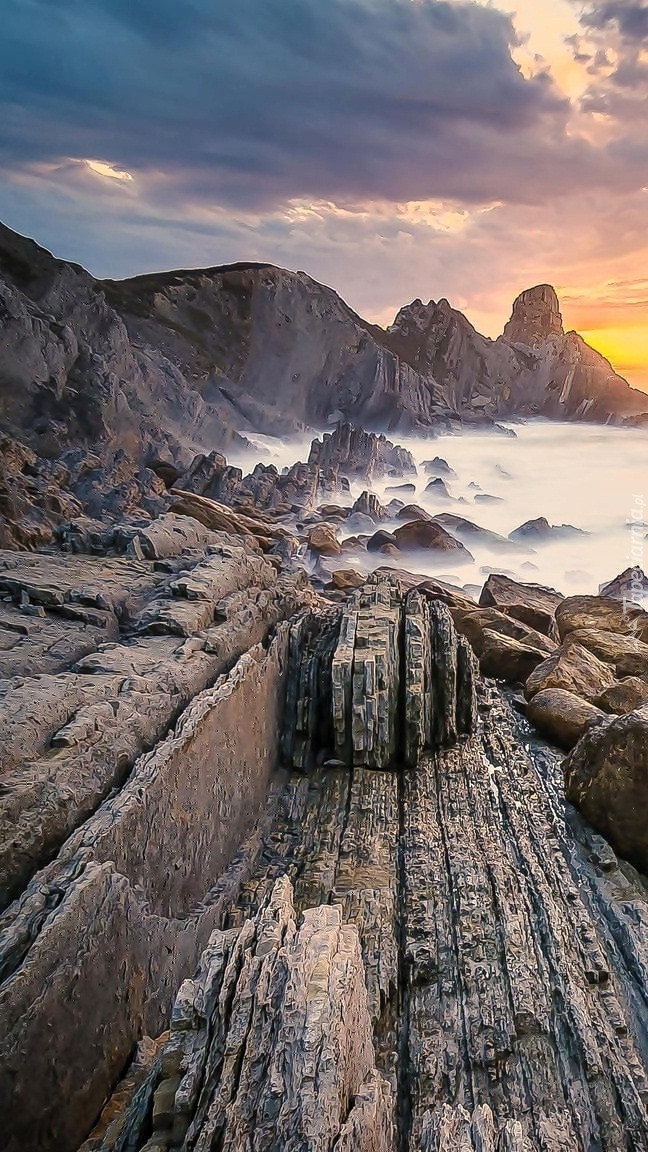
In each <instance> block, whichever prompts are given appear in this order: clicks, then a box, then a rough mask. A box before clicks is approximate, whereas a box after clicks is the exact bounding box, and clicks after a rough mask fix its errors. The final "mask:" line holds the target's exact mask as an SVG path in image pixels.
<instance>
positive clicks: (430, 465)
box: [422, 456, 457, 476]
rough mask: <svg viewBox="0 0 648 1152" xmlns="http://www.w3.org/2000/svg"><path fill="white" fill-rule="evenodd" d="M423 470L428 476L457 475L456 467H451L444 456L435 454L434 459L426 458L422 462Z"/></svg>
mask: <svg viewBox="0 0 648 1152" xmlns="http://www.w3.org/2000/svg"><path fill="white" fill-rule="evenodd" d="M422 468H423V471H424V472H425V474H426V475H427V476H456V475H457V473H456V472H455V470H454V468H451V467H450V465H449V464H448V461H447V460H444V459H443V457H442V456H435V457H434V460H424V461H423V464H422Z"/></svg>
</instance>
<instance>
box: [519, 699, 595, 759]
mask: <svg viewBox="0 0 648 1152" xmlns="http://www.w3.org/2000/svg"><path fill="white" fill-rule="evenodd" d="M527 716H528V718H529V720H530V721H531V723H532V724H533V725H535V727H536V728H537V729H538V732H540V733H541V734H542V735H543V736H546V737H547V739H548V740H551V741H552V742H553V743H554V744H557V745H558V746H559V747H560V748H564V749H565V750H566V751H567V752H569V751H571V749H572V748H573V747H574V746H575V745H576V744H577V743H578V741H579V740H580V738H581V736H582V735H583V733H584V732H586V731H587V729H588V728H589V727H590V726H591V725H592V724H600V723H601V721H602V720H605V718H606V717H605V713H604V712H602V711H601V709H600V708H597V707H596V706H595V705H594V704H590V703H589V702H588V701H587V700H582V699H581V697H580V696H575V695H574V693H573V692H566V691H565V690H564V689H563V688H545V689H544V690H543V691H542V692H538V694H537V695H536V696H534V697H533V700H532V701H531V703H530V704H529V706H528V708H527Z"/></svg>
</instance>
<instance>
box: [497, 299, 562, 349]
mask: <svg viewBox="0 0 648 1152" xmlns="http://www.w3.org/2000/svg"><path fill="white" fill-rule="evenodd" d="M563 334H564V329H563V323H562V316H561V315H560V303H559V301H558V297H557V295H556V291H555V289H554V288H552V287H551V285H550V284H538V285H537V286H536V287H535V288H528V289H527V290H526V292H522V293H521V294H520V295H519V296H518V297H517V300H515V302H514V304H513V313H512V315H511V319H510V320H509V321H508V323H507V324H506V326H505V328H504V339H505V340H507V341H508V343H509V344H525V345H527V346H528V347H530V348H535V347H537V346H538V345H539V344H543V343H544V342H545V341H546V340H549V339H550V337H552V336H562V335H563Z"/></svg>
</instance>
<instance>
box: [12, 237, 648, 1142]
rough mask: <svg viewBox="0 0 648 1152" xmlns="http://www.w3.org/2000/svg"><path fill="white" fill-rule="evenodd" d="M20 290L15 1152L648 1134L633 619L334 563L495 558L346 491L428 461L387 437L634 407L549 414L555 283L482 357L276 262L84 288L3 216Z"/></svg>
mask: <svg viewBox="0 0 648 1152" xmlns="http://www.w3.org/2000/svg"><path fill="white" fill-rule="evenodd" d="M0 273H1V275H0V322H1V323H2V331H3V343H2V350H1V351H0V405H1V406H2V422H3V429H4V431H5V433H6V434H5V435H3V438H2V440H1V441H0V517H1V519H0V527H1V530H2V536H1V537H0V544H2V545H4V547H3V548H2V549H1V550H0V749H1V754H0V1099H1V1100H2V1124H1V1125H0V1148H1V1149H2V1150H3V1152H5V1150H6V1152H208V1150H210V1152H213V1150H214V1149H220V1150H222V1152H243V1149H245V1150H246V1152H451V1150H452V1152H454V1150H455V1149H462V1150H465V1152H513V1150H515V1152H592V1150H593V1149H596V1150H597V1152H622V1150H624V1152H631V1150H632V1152H643V1150H648V1047H647V1045H646V1036H647V1035H648V913H647V911H646V900H645V879H642V878H641V877H640V876H639V874H638V873H637V872H635V870H634V867H633V865H636V866H638V867H640V868H642V869H644V870H645V869H646V868H648V855H647V854H646V853H647V851H648V847H647V844H646V829H645V819H644V818H643V813H644V811H645V804H646V796H647V792H646V772H645V764H646V716H647V714H648V709H647V708H646V704H645V701H646V698H647V695H646V694H647V693H648V687H647V685H648V614H646V613H645V612H644V611H642V609H641V608H640V607H639V605H637V604H633V603H629V602H626V601H625V600H622V599H621V600H620V599H614V598H611V597H610V596H601V597H569V598H567V599H565V598H563V597H562V595H561V594H560V593H558V592H556V591H555V590H554V589H548V588H544V587H542V586H540V585H537V584H522V583H520V582H518V581H515V580H513V579H511V578H510V577H507V576H506V575H502V574H500V573H493V574H492V575H491V576H490V577H489V579H488V581H487V583H486V585H485V587H484V589H483V591H482V593H481V603H480V604H479V605H478V604H477V603H475V601H474V600H473V599H472V594H473V589H472V587H467V588H466V590H461V589H457V588H454V587H453V586H452V585H451V584H449V583H444V581H442V580H434V579H430V578H429V577H428V578H422V577H417V576H416V575H414V574H412V573H409V572H405V571H401V570H396V569H378V571H377V572H375V573H374V574H373V575H372V576H370V577H366V576H365V574H363V573H362V572H361V571H360V570H359V568H361V567H362V566H363V564H364V563H365V561H366V559H367V557H366V556H365V557H362V558H361V559H360V560H359V561H358V565H359V568H358V570H352V569H349V568H348V567H345V564H344V561H345V559H346V558H349V556H350V555H351V552H350V550H351V551H353V552H358V553H359V552H360V547H361V545H362V543H363V542H366V546H367V550H368V552H369V553H375V552H381V553H384V555H385V556H386V557H390V558H391V561H392V562H393V560H394V557H396V558H397V560H396V562H397V563H403V562H404V560H405V558H406V556H407V555H408V554H411V553H412V551H415V550H417V549H427V550H430V549H432V550H435V551H436V552H437V553H438V554H439V556H440V557H447V558H449V559H450V560H451V561H452V564H453V566H454V563H455V562H459V561H461V560H471V559H472V557H471V555H470V553H469V552H468V550H467V545H470V544H471V541H478V540H481V539H482V536H481V535H480V533H482V532H483V530H480V529H479V528H478V526H477V525H475V524H472V523H471V521H469V520H467V519H466V518H463V517H459V516H454V515H451V514H449V513H445V514H443V515H440V516H437V517H433V516H431V515H430V513H429V512H426V510H425V509H422V508H420V507H419V506H417V505H415V504H405V503H404V501H399V500H394V501H392V502H391V503H390V504H389V506H388V507H385V506H384V505H383V504H382V503H381V502H380V501H379V500H378V499H377V498H376V496H375V494H374V493H372V492H370V491H369V490H368V488H367V489H366V490H365V491H363V492H362V495H361V496H360V497H359V498H358V499H357V500H356V501H355V502H354V501H353V498H352V497H351V496H350V485H349V477H351V478H352V479H353V480H356V481H357V480H358V479H363V480H365V479H366V481H367V484H368V485H369V483H370V480H371V478H372V477H378V476H379V477H381V478H383V479H384V478H389V477H390V476H392V475H399V476H405V477H406V476H407V475H409V474H410V472H411V471H412V468H413V461H412V460H411V457H409V454H408V453H407V452H406V451H405V450H403V449H402V448H401V447H399V446H398V445H397V444H395V443H393V442H391V441H389V440H387V439H386V437H385V436H384V435H383V434H382V433H381V431H380V429H388V428H389V427H399V428H403V429H406V430H407V429H410V430H411V429H416V430H418V431H420V430H422V429H423V430H427V431H433V430H434V428H435V427H437V426H439V424H441V425H443V424H444V422H445V423H451V422H452V421H455V420H457V419H458V417H459V416H462V417H463V418H464V419H466V420H467V421H468V422H470V421H471V420H472V421H479V422H482V423H484V422H485V423H488V421H492V420H494V418H495V416H496V415H497V414H498V413H500V412H504V411H511V410H513V408H515V406H516V405H518V404H519V405H521V407H522V409H523V410H527V409H528V408H529V407H530V408H531V409H533V410H535V408H538V409H539V410H543V411H547V412H549V409H550V410H551V411H550V414H554V415H555V414H556V413H558V414H560V415H563V416H568V417H570V418H571V417H576V418H578V417H582V416H584V415H589V416H595V417H597V418H604V417H605V414H606V413H607V414H609V412H610V411H612V410H614V411H617V409H611V408H610V403H611V400H610V397H612V396H613V397H616V399H618V398H619V397H620V398H621V399H620V400H619V405H620V407H619V409H618V410H619V411H622V410H624V405H626V404H630V405H631V404H632V403H634V401H633V400H632V397H631V396H630V399H629V398H628V396H629V390H628V389H627V388H625V385H624V384H623V382H619V381H618V378H615V380H614V381H613V382H612V384H609V381H608V384H605V385H603V384H602V383H601V381H602V379H603V377H602V376H601V371H602V369H601V366H600V364H599V363H598V361H597V362H596V363H593V364H592V365H590V367H591V373H590V375H589V376H587V373H585V375H583V373H582V372H580V375H579V371H580V370H576V369H574V375H573V377H572V378H571V382H570V383H569V384H566V383H565V381H564V380H562V382H561V381H558V382H557V383H556V381H557V376H556V377H554V376H551V387H550V388H549V393H550V394H551V395H552V397H553V400H552V401H551V404H550V405H549V409H546V408H544V407H543V405H544V404H545V400H546V397H547V395H548V394H549V393H548V392H547V388H546V384H547V379H548V373H549V374H551V373H557V372H558V368H557V367H556V364H559V365H560V366H561V367H560V371H561V372H562V370H563V368H565V369H566V371H567V373H568V374H569V373H570V372H571V370H572V368H574V363H575V361H574V360H573V358H572V353H574V354H575V352H574V349H575V350H576V352H578V354H579V355H580V352H581V351H582V349H581V350H580V351H579V346H578V344H577V343H576V344H575V343H574V341H573V340H571V337H570V336H563V335H562V333H561V331H559V330H558V319H557V310H558V305H557V301H555V298H554V297H553V296H552V295H551V293H550V292H549V291H548V290H547V291H545V290H543V291H541V292H538V291H534V292H532V293H531V294H525V296H523V297H522V298H521V300H520V301H519V302H518V303H517V304H516V309H515V313H514V322H512V323H513V328H512V329H508V330H507V340H504V339H502V340H500V341H497V342H495V343H493V342H490V341H484V340H483V338H482V337H479V336H478V334H477V333H475V332H474V330H472V329H470V327H469V326H468V325H467V322H466V321H465V320H464V319H463V317H460V316H459V314H456V313H453V312H452V309H450V307H449V305H447V304H446V303H445V302H442V303H441V305H439V306H438V307H437V306H436V305H435V306H434V307H432V306H427V307H425V306H423V305H422V304H421V303H420V302H417V304H416V307H414V306H413V307H412V308H411V309H409V310H408V309H405V310H403V313H402V314H401V315H400V318H399V321H398V323H397V325H395V326H394V327H393V328H392V330H390V332H388V333H384V332H381V330H379V329H376V328H373V327H371V326H369V325H367V324H365V323H364V322H363V321H361V320H360V318H359V317H357V316H355V315H354V314H353V313H352V312H351V311H350V310H349V309H348V308H347V307H346V305H344V304H343V302H342V301H341V300H339V298H338V297H337V296H335V294H334V293H333V292H331V291H330V290H329V289H324V288H322V287H321V286H319V285H317V284H315V283H314V282H313V281H311V280H309V279H308V277H306V276H304V275H303V274H301V273H300V274H292V273H285V272H282V271H281V270H279V269H275V268H271V267H269V266H263V265H241V266H234V267H230V268H227V269H223V268H221V269H210V270H205V271H202V272H177V273H169V274H164V275H160V276H151V277H143V278H138V279H136V280H133V281H128V282H125V283H123V284H113V283H110V284H99V283H98V282H96V281H94V280H93V279H92V277H90V276H89V275H88V274H87V273H85V272H83V270H82V269H79V268H76V267H73V266H71V265H67V264H63V263H61V262H59V261H56V260H54V259H53V258H52V257H50V256H49V255H48V254H47V253H44V252H43V251H42V250H41V249H39V248H38V247H37V246H35V245H33V244H30V243H29V242H26V241H24V240H22V239H21V238H19V237H15V236H14V235H13V234H12V233H9V232H8V230H4V231H2V233H0ZM513 335H515V336H516V337H520V339H519V340H518V339H516V341H515V342H514V343H512V342H510V341H511V340H512V336H513ZM522 337H524V342H522ZM588 354H589V353H588ZM591 355H592V356H594V355H595V354H593V353H592V354H591ZM507 366H508V367H507ZM504 368H506V372H509V370H510V374H511V375H510V376H506V374H505V372H504ZM471 373H472V376H471V379H470V382H469V381H468V376H469V374H471ZM525 373H527V375H525ZM507 380H513V381H515V388H513V387H512V386H511V388H510V391H507V389H508V388H509V385H508V384H507V383H506V381H507ZM588 382H589V383H588ZM558 385H559V386H560V388H561V389H562V391H561V393H560V396H561V399H560V400H559V401H558V406H557V408H556V407H555V406H552V405H553V404H554V400H555V395H556V390H557V388H558ZM586 385H587V388H590V385H591V388H590V391H589V392H587V394H586V397H585V399H583V396H582V395H581V393H582V390H583V389H584V388H585V387H586ZM624 388H625V391H623V389H624ZM579 390H580V391H579ZM514 393H515V394H514ZM543 397H544V399H543ZM616 399H615V403H616ZM484 400H486V403H483V402H482V401H484ZM590 400H591V401H592V403H591V404H590ZM534 406H535V408H534ZM286 413H289V415H288V416H286ZM360 417H362V418H366V421H367V424H368V425H370V428H371V430H370V431H366V430H365V429H364V428H362V427H360V426H359V424H358V421H359V419H360ZM308 422H313V423H314V424H316V425H318V426H320V427H324V426H330V428H331V431H330V433H327V434H325V435H324V436H323V437H322V438H321V439H317V440H315V441H314V443H313V447H312V450H311V459H310V460H309V461H307V462H305V463H299V464H296V465H294V466H293V467H292V468H290V469H286V470H285V471H284V472H279V470H278V469H276V468H274V467H272V466H267V465H257V467H255V468H254V469H253V470H252V471H251V472H250V473H249V474H248V475H244V472H243V470H242V469H240V468H236V467H233V466H232V465H231V464H229V463H228V461H227V458H226V456H225V455H224V454H223V453H222V451H221V448H223V447H224V446H225V445H226V442H227V440H228V439H229V440H230V442H235V443H239V446H240V440H239V439H238V437H239V435H240V432H241V431H243V432H245V431H251V430H252V429H253V428H254V427H258V426H260V424H262V423H263V424H264V427H265V430H266V431H270V430H275V431H280V432H285V431H286V429H287V428H288V427H290V428H293V429H294V428H295V427H296V426H297V425H299V424H302V423H308ZM201 447H202V448H204V451H198V449H200V448H201ZM443 464H444V461H442V460H441V459H440V458H437V459H436V460H435V461H431V462H430V469H429V475H430V477H431V478H432V479H433V480H441V481H442V482H443V477H444V475H447V468H446V469H444V468H443ZM354 495H355V493H354ZM403 496H404V499H412V496H411V494H409V493H408V494H407V495H405V494H403ZM345 497H346V499H345ZM381 524H382V525H383V526H382V527H379V525H381ZM386 528H393V531H387V530H386ZM536 529H537V525H536ZM531 530H532V531H533V530H534V529H533V527H532V529H531ZM543 530H544V528H543ZM350 533H357V535H355V536H351V537H350ZM484 535H485V536H486V537H487V539H488V544H489V546H490V547H493V548H497V549H500V550H502V552H507V551H508V552H511V551H516V550H518V549H519V547H520V544H519V543H517V542H516V541H515V540H511V539H505V538H504V537H500V536H497V534H495V533H484ZM374 559H375V557H374ZM388 562H389V561H388V560H385V563H388ZM306 568H307V569H308V570H309V571H310V572H311V579H309V578H308V577H307V575H306V571H305V569H306ZM626 576H627V574H623V576H622V577H620V578H619V581H618V582H616V584H615V589H614V590H615V591H617V590H618V589H621V588H622V586H623V587H625V582H626V581H625V577H626ZM448 579H450V578H448ZM315 588H321V589H325V590H326V592H325V594H319V593H318V592H316V591H315V590H314V589H315ZM477 595H478V593H475V596H477ZM491 678H492V679H491ZM497 681H504V682H506V683H507V684H509V685H512V686H513V687H514V691H511V689H510V688H506V687H504V688H503V687H501V686H500V684H498V683H497ZM522 690H523V691H522ZM523 693H524V694H523ZM512 705H514V706H515V707H514V708H513V707H512ZM524 712H526V716H523V715H520V713H524ZM529 722H531V723H529ZM531 724H533V725H535V730H534V729H533V728H532V727H531ZM538 733H539V734H540V735H538ZM543 736H546V737H547V738H548V739H549V740H550V741H551V743H549V744H548V743H546V742H545V741H544V739H542V738H541V737H543ZM557 748H561V749H564V750H568V749H571V751H570V754H569V756H568V758H567V760H566V761H565V762H564V763H563V758H562V755H561V754H560V753H559V751H558V750H557ZM564 780H566V788H567V792H568V795H569V797H570V798H571V799H572V801H573V802H574V803H575V804H576V805H577V806H578V809H579V810H580V813H582V814H583V816H584V817H585V819H583V817H582V816H581V814H580V813H579V811H578V810H576V809H575V808H572V807H571V806H570V805H568V804H567V803H566V801H565V785H564ZM585 820H590V821H591V823H592V825H593V826H594V828H595V829H596V831H594V830H593V828H592V827H590V826H589V824H587V823H585ZM603 836H606V837H608V839H609V843H608V842H607V841H606V840H604V839H603ZM615 850H616V851H618V852H619V853H620V854H621V857H622V858H617V856H616V854H615Z"/></svg>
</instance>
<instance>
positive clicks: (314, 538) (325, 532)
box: [308, 524, 341, 556]
mask: <svg viewBox="0 0 648 1152" xmlns="http://www.w3.org/2000/svg"><path fill="white" fill-rule="evenodd" d="M308 547H309V548H310V550H311V552H315V553H316V554H317V555H318V556H339V554H340V552H341V548H340V542H339V540H338V538H337V531H336V529H335V528H334V527H333V525H332V524H316V525H315V527H314V528H311V529H309V532H308Z"/></svg>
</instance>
